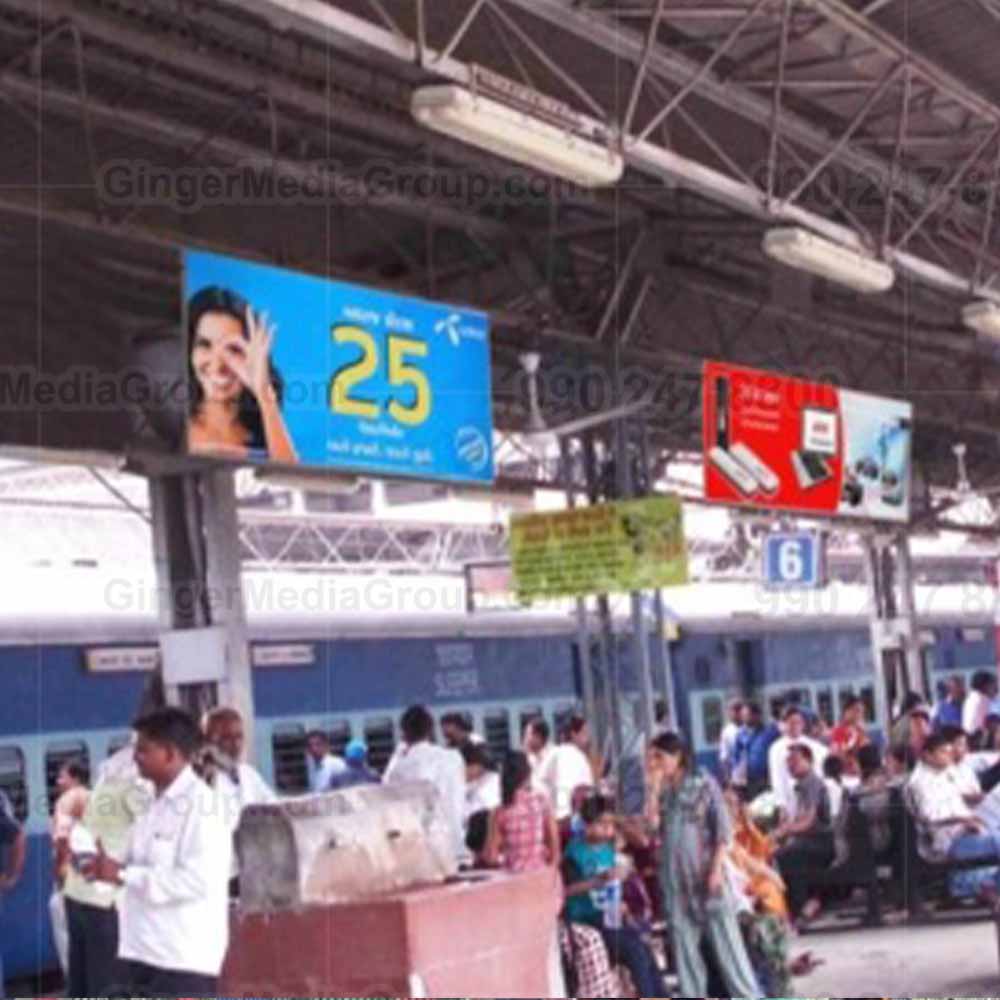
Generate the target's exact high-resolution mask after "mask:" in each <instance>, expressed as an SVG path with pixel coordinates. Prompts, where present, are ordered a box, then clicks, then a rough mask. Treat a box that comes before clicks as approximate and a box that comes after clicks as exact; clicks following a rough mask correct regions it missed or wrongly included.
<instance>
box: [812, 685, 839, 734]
mask: <svg viewBox="0 0 1000 1000" xmlns="http://www.w3.org/2000/svg"><path fill="white" fill-rule="evenodd" d="M816 711H817V712H818V713H819V717H820V718H821V719H822V720H823V721H824V722H825V723H826V724H827V725H828V726H832V725H833V724H834V722H835V721H836V720H835V719H834V717H833V691H832V690H831V689H830V688H828V687H827V688H820V689H819V691H817V692H816Z"/></svg>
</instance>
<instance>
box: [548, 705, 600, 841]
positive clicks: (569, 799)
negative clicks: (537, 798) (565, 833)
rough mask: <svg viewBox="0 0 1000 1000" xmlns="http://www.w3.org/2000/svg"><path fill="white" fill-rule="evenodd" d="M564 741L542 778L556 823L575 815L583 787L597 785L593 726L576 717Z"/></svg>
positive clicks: (568, 726) (570, 721) (552, 757)
mask: <svg viewBox="0 0 1000 1000" xmlns="http://www.w3.org/2000/svg"><path fill="white" fill-rule="evenodd" d="M563 737H564V739H563V742H562V743H560V744H559V746H557V747H556V748H555V750H553V751H552V754H551V755H550V756H549V758H548V760H547V762H546V763H545V765H544V769H543V770H542V774H541V777H542V780H543V781H544V782H545V785H546V788H547V791H548V793H549V798H550V801H551V802H552V811H553V813H554V814H555V817H556V821H557V822H558V821H559V820H563V819H566V818H567V817H569V816H571V815H572V814H573V793H574V792H575V791H576V790H577V789H578V788H579V787H581V786H586V787H590V786H592V785H593V784H594V769H593V767H592V766H591V763H590V758H589V756H588V752H589V750H590V726H589V724H588V723H587V720H586V719H584V718H582V717H581V716H579V715H574V716H573V717H572V718H571V719H570V720H569V722H568V723H567V724H566V729H565V731H564V733H563Z"/></svg>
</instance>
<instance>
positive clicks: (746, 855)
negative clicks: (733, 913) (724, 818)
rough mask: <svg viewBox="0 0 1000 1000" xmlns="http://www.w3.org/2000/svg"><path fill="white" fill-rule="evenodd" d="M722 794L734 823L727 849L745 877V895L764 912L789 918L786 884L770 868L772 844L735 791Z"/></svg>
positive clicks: (772, 853)
mask: <svg viewBox="0 0 1000 1000" xmlns="http://www.w3.org/2000/svg"><path fill="white" fill-rule="evenodd" d="M724 794H725V799H726V805H727V806H728V807H729V815H730V817H731V819H732V821H733V844H732V847H731V848H730V856H731V858H732V860H733V863H734V864H735V865H736V867H737V868H738V869H739V870H740V871H742V872H743V874H744V875H745V877H746V879H747V886H746V888H747V891H748V893H749V894H750V895H751V896H752V897H753V898H754V900H755V901H757V902H758V903H759V904H760V907H761V908H762V909H763V910H764V912H766V913H771V914H773V915H775V916H777V917H780V918H782V919H785V918H787V916H788V905H787V903H786V902H785V883H784V881H783V879H782V878H781V875H780V874H779V873H778V872H777V871H776V870H775V869H774V868H773V867H772V861H773V860H774V854H775V846H774V842H773V841H772V840H771V838H770V837H769V836H768V835H767V834H766V833H764V832H763V831H762V830H761V829H760V827H758V826H757V824H756V823H754V822H753V820H752V819H751V818H750V815H749V813H748V812H747V807H746V803H744V802H743V801H742V800H741V799H740V796H739V794H738V793H737V792H736V791H735V790H733V789H728V790H727V791H726V792H725V793H724Z"/></svg>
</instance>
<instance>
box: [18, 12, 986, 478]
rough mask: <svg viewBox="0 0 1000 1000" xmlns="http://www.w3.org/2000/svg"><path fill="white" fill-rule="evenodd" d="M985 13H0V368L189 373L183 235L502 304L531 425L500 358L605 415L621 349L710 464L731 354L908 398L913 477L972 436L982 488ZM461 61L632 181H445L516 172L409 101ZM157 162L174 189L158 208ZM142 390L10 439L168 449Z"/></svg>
mask: <svg viewBox="0 0 1000 1000" xmlns="http://www.w3.org/2000/svg"><path fill="white" fill-rule="evenodd" d="M996 15H997V5H996V4H995V2H994V0H937V2H936V0H909V2H904V0H865V2H862V0H853V2H852V3H847V2H843V0H809V2H806V0H789V2H787V3H786V2H785V0H726V2H719V3H712V4H707V3H703V2H696V0H686V2H679V0H669V2H658V0H643V2H641V3H639V2H636V3H610V2H587V3H581V2H578V0H450V2H448V3H440V2H438V3H431V2H426V0H425V2H420V0H395V2H387V0H379V2H377V0H335V2H333V0H331V2H320V0H296V2H292V0H239V2H236V0H214V2H203V3H199V4H196V5H183V6H182V5H178V4H176V3H174V2H173V0H120V2H115V3H111V2H101V0H86V2H72V0H46V2H45V3H44V4H42V5H39V4H38V3H37V2H36V0H0V66H3V67H4V70H3V74H2V77H0V105H2V107H0V115H2V116H3V126H4V127H3V143H2V144H0V220H2V226H0V289H2V291H0V296H2V302H3V315H4V317H5V320H6V322H5V330H4V335H3V337H0V364H2V366H3V369H4V371H6V372H11V371H12V370H15V371H16V370H21V371H35V370H42V371H44V372H48V373H65V372H66V371H67V370H68V369H73V368H79V369H81V370H82V371H87V372H90V374H91V376H92V377H93V378H97V376H98V375H101V374H103V375H104V376H109V377H113V379H112V381H116V382H117V383H118V384H120V383H121V373H122V372H123V370H124V371H127V370H129V369H130V366H135V370H136V372H137V373H142V376H143V377H144V378H150V377H152V378H153V379H154V380H156V379H159V380H160V381H161V382H163V381H165V380H169V378H171V377H174V375H175V374H176V373H177V372H179V371H182V370H183V368H182V367H181V358H182V353H181V346H180V345H181V337H180V336H179V330H178V322H179V306H180V272H179V264H178V257H177V251H176V248H177V247H178V246H179V245H183V244H194V245H199V246H207V247H211V248H215V249H219V250H224V251H227V252H231V253H235V254H240V255H243V256H247V257H252V258H259V259H267V260H273V261H276V262H278V263H280V264H283V265H286V266H289V267H297V268H301V269H304V270H309V271H314V272H317V273H326V274H331V275H336V276H340V277H345V278H349V279H352V280H356V281H359V282H362V283H367V284H372V285H377V286H383V287H392V288H397V289H401V290H404V291H408V292H412V293H415V294H420V295H424V296H429V297H432V298H436V299H441V300H448V301H455V302H461V303H469V304H472V305H476V306H480V307H484V308H488V309H490V310H491V312H492V313H493V316H494V328H495V330H496V334H495V338H494V340H495V355H496V358H495V361H496V375H495V396H496V415H497V422H498V425H499V426H500V427H501V428H505V429H509V430H517V429H520V428H522V427H523V426H524V422H525V394H524V392H523V382H522V380H520V379H519V378H518V377H517V374H518V368H517V365H516V353H517V351H519V350H521V349H523V348H524V347H535V348H537V349H540V350H541V351H542V353H543V355H545V359H546V360H545V362H544V365H545V366H546V368H547V372H548V374H549V375H554V376H563V377H562V378H553V379H552V380H551V381H550V382H549V383H548V385H549V386H550V391H549V392H548V393H547V394H546V405H547V406H548V407H549V408H550V411H551V415H552V416H553V418H556V417H559V416H569V415H572V414H575V413H579V412H582V411H585V410H587V409H594V408H598V407H600V406H603V405H604V404H605V403H606V402H608V399H607V398H606V396H607V394H608V392H609V386H608V383H607V379H606V376H605V375H604V372H605V371H606V366H607V361H608V357H609V355H610V354H611V353H612V349H613V347H614V345H615V344H616V343H618V344H620V350H621V359H622V362H623V364H624V366H625V371H626V373H627V375H628V378H627V380H626V391H627V392H628V393H630V394H632V395H637V394H639V393H642V392H644V391H650V392H654V393H655V399H656V406H655V407H654V409H653V410H652V411H651V413H650V426H651V429H652V431H653V439H654V444H655V445H656V446H657V447H658V448H660V449H667V450H676V449H688V450H689V449H691V448H696V447H697V446H698V440H699V439H698V424H699V410H698V396H697V386H696V384H695V383H694V382H693V381H692V380H691V379H690V378H689V377H688V378H686V377H684V373H687V375H688V376H689V375H690V374H691V373H693V372H695V371H696V370H697V367H698V365H699V363H700V361H701V360H702V359H703V358H705V357H724V358H727V359H730V360H734V361H738V362H743V363H747V364H752V365H756V366H758V367H764V368H773V369H779V370H784V371H789V372H792V373H795V374H800V375H805V376H809V377H812V378H827V379H830V380H832V381H835V382H837V383H838V384H841V385H847V386H851V387H853V388H859V389H864V390H867V391H872V392H877V393H885V394H889V395H904V396H908V397H910V398H912V399H913V401H914V403H915V404H916V407H917V415H918V430H917V434H916V452H917V459H918V471H919V473H920V474H921V475H922V477H923V481H924V482H928V483H930V482H937V483H944V484H948V485H951V484H952V483H953V481H954V462H953V459H952V455H951V450H950V449H951V445H952V444H953V443H954V442H955V441H958V440H962V441H965V442H966V443H967V444H968V448H969V452H968V454H969V462H970V471H971V473H972V476H973V478H974V480H975V481H976V483H977V484H982V483H984V482H985V480H986V478H987V477H988V472H987V471H985V470H988V469H989V467H990V466H991V465H992V464H993V463H994V462H995V459H996V457H997V447H998V446H997V436H996V428H997V426H998V420H997V417H998V415H1000V414H998V408H997V402H996V398H995V396H994V394H993V393H992V392H988V391H985V389H986V387H988V385H989V384H990V382H991V380H992V379H994V378H995V377H996V372H997V364H996V361H995V360H994V357H993V355H992V353H991V351H990V350H989V349H988V348H986V347H984V346H983V345H981V344H979V343H977V341H976V339H975V337H974V336H973V335H972V334H970V333H969V332H968V331H966V330H965V329H964V328H963V327H962V324H961V320H960V312H961V308H962V306H963V305H965V304H967V303H968V302H969V301H971V300H972V299H974V298H981V297H987V298H989V297H998V296H1000V289H998V288H995V287H994V282H993V279H994V277H995V276H996V274H997V272H998V270H1000V237H998V232H997V213H996V211H995V197H996V186H995V183H994V181H995V179H996V177H997V176H998V173H997V167H998V164H1000V83H998V80H997V76H996V73H995V52H996V51H997V47H998V45H1000V18H998V17H997V16H996ZM439 55H440V58H439V57H438V56H439ZM470 64H480V65H484V66H487V67H489V68H491V69H493V70H495V71H497V72H500V73H502V74H504V75H506V76H508V77H511V78H514V79H520V80H522V81H525V82H529V83H530V84H531V85H533V86H534V87H536V88H537V89H538V90H540V91H542V92H544V93H546V94H549V95H551V96H553V97H556V98H558V99H560V100H562V101H564V102H566V103H567V104H568V105H569V106H571V107H572V108H574V109H575V110H577V111H578V112H580V114H581V115H582V116H583V119H584V122H585V128H586V129H587V130H589V131H592V132H594V133H596V134H602V133H603V134H604V135H606V136H607V137H609V141H617V139H616V136H618V135H619V133H620V132H624V134H625V139H624V151H625V155H626V160H627V164H628V168H627V172H626V175H625V177H624V179H623V180H622V182H621V183H620V184H619V185H618V186H617V187H616V188H615V189H613V190H609V191H602V192H598V193H596V194H595V193H591V192H584V191H571V190H568V189H567V188H566V186H565V185H562V186H556V185H554V184H549V185H545V184H542V185H541V186H540V187H538V188H537V190H536V193H535V194H533V195H529V196H523V194H518V195H516V196H514V195H509V194H508V195H506V196H502V197H497V196H495V194H492V193H491V194H488V195H485V196H483V195H481V194H473V195H471V196H467V195H466V194H463V193H462V192H459V191H457V190H456V187H455V184H454V183H453V184H452V186H451V187H449V186H448V184H447V183H446V179H449V178H450V179H451V180H452V181H454V179H455V177H456V176H468V175H469V173H470V172H471V173H472V174H473V175H474V176H476V177H483V178H486V179H488V180H489V181H490V182H491V183H492V184H501V183H502V182H503V181H504V180H505V179H507V180H509V179H510V178H511V177H523V176H524V173H525V172H524V171H523V170H522V169H521V168H517V167H514V166H512V165H511V164H510V163H508V162H506V161H504V160H501V159H499V158H496V157H494V156H491V155H489V154H487V153H484V152H480V151H477V150H475V149H473V148H471V147H468V146H465V145H463V144H460V143H458V142H455V141H452V140H448V139H445V138H443V137H441V136H438V135H436V134H434V133H431V132H429V131H426V130H424V129H423V128H421V127H419V126H418V125H417V124H416V123H415V122H414V121H413V119H412V117H411V115H410V113H409V101H410V97H411V94H412V91H413V89H414V88H415V87H416V86H418V85H421V84H425V83H433V82H442V81H448V80H459V81H461V80H462V79H464V78H466V77H467V74H468V67H469V65H470ZM320 163H321V164H323V175H322V176H323V178H324V181H323V185H322V186H321V187H320V189H319V191H318V192H316V191H315V190H314V193H313V194H306V195H303V196H296V197H293V198H291V199H287V198H286V199H284V201H282V199H281V198H276V199H273V202H272V203H269V204H266V203H262V200H261V198H260V196H259V193H258V194H257V195H254V194H253V193H252V192H251V193H250V195H249V196H246V195H245V193H244V196H243V197H241V198H236V199H235V202H236V203H228V204H191V203H190V202H189V200H188V193H189V191H190V189H189V188H187V187H184V186H183V185H184V184H186V183H188V182H186V181H179V180H178V179H179V178H181V177H185V176H187V177H191V178H195V180H192V181H191V182H190V183H192V184H194V183H196V181H197V176H199V172H200V175H201V176H204V172H205V168H232V167H233V166H234V165H237V164H243V165H250V166H253V167H255V168H258V169H259V170H260V171H262V172H265V173H266V172H268V171H272V172H276V173H277V174H279V175H281V176H285V177H290V178H293V179H297V181H298V182H299V183H300V184H301V183H303V182H304V181H305V180H306V179H307V178H310V177H315V176H317V175H316V170H315V168H316V165H317V164H320ZM153 168H170V169H172V170H173V178H174V181H173V190H172V191H171V192H169V193H168V194H167V195H166V196H164V194H163V192H162V191H160V192H158V193H157V192H155V191H154V192H153V193H152V194H150V191H149V190H146V191H145V192H144V191H143V189H142V185H143V183H145V182H144V181H143V177H146V179H147V180H148V178H149V176H150V171H152V170H153ZM418 177H419V178H422V183H426V182H427V180H428V178H431V177H432V178H434V179H435V184H431V185H430V186H431V188H432V189H433V190H432V192H431V193H430V194H428V193H427V192H426V190H424V189H423V188H422V187H420V185H418V184H417V182H416V181H415V178H418ZM376 186H377V190H375V187H376ZM494 190H495V189H494ZM319 195H322V197H320V196H319ZM223 200H224V199H223ZM775 223H780V224H784V225H787V224H790V223H791V224H803V225H808V226H810V227H812V228H816V229H821V230H823V231H824V232H826V233H827V235H831V236H834V237H836V238H838V239H841V240H843V241H847V242H853V243H855V244H856V245H857V246H858V247H859V248H862V249H864V250H865V251H866V252H870V253H872V254H875V255H878V256H883V257H885V258H886V259H888V260H890V261H891V262H892V263H893V265H894V267H895V268H896V270H897V273H898V275H899V278H898V280H897V282H896V285H895V287H894V289H893V291H892V292H890V293H888V294H885V295H880V296H878V297H861V296H858V295H856V294H854V293H852V292H850V291H847V290H844V289H842V288H838V287H836V286H834V285H831V284H829V283H826V282H824V281H822V280H818V279H815V280H814V279H812V278H810V277H808V276H804V275H800V274H798V273H796V272H791V271H788V270H784V269H781V268H780V267H778V266H777V265H775V264H773V263H771V262H769V261H768V260H767V258H766V257H765V256H764V255H763V253H762V252H761V239H762V235H763V233H764V232H765V231H766V229H767V228H768V227H769V226H771V225H772V224H775ZM544 370H546V369H545V368H543V371H544ZM582 376H587V377H586V378H584V377H582ZM137 378H138V375H137ZM140 382H141V379H140ZM133 384H135V383H133ZM142 384H145V383H142ZM595 387H596V388H595ZM602 394H604V395H602ZM147 397H148V393H147V394H146V395H143V393H142V392H137V399H130V398H125V399H122V400H121V402H120V404H108V403H100V404H94V405H88V404H87V402H86V401H84V402H81V403H79V404H78V405H52V404H47V403H45V402H40V403H36V404H29V405H24V406H21V407H19V408H18V409H17V411H16V412H8V413H5V414H4V421H3V425H2V430H0V436H2V439H3V441H4V442H5V443H16V444H29V445H38V444H43V445H49V446H58V447H65V448H88V449H93V448H100V449H104V450H115V451H119V450H121V451H125V450H135V449H143V448H159V449H162V450H169V449H170V447H171V446H172V444H173V443H174V441H175V439H176V435H177V433H178V431H179V427H180V421H179V416H178V413H177V411H176V407H171V406H160V405H151V404H150V403H149V401H148V398H147ZM4 405H5V406H6V405H7V404H4Z"/></svg>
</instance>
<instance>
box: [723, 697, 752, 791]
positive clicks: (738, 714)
mask: <svg viewBox="0 0 1000 1000" xmlns="http://www.w3.org/2000/svg"><path fill="white" fill-rule="evenodd" d="M743 707H744V706H743V702H742V701H740V700H739V699H738V698H736V699H734V700H733V701H731V702H730V703H729V721H728V722H727V723H726V724H725V725H724V726H723V727H722V733H721V735H720V736H719V770H720V771H721V772H722V783H723V784H724V785H728V784H729V783H730V782H731V781H732V780H733V771H734V769H735V764H736V742H737V740H739V738H740V733H741V732H742V731H743ZM741 784H744V785H745V784H746V782H745V781H744V782H741Z"/></svg>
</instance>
